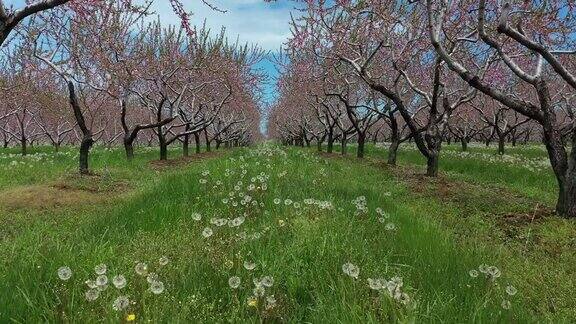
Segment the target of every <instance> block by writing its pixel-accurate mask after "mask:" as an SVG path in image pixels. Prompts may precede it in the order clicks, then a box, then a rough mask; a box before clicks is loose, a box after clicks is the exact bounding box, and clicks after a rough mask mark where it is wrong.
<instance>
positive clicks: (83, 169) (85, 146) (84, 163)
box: [80, 134, 94, 174]
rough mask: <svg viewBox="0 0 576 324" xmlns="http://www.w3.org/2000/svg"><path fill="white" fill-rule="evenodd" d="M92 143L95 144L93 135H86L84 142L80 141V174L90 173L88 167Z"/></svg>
mask: <svg viewBox="0 0 576 324" xmlns="http://www.w3.org/2000/svg"><path fill="white" fill-rule="evenodd" d="M92 144H94V141H93V140H92V135H91V134H88V135H84V137H83V138H82V142H81V143H80V174H89V173H90V169H89V168H88V154H89V153H90V148H92Z"/></svg>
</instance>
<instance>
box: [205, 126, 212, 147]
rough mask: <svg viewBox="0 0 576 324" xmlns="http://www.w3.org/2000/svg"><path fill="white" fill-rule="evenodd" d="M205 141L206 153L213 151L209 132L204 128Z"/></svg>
mask: <svg viewBox="0 0 576 324" xmlns="http://www.w3.org/2000/svg"><path fill="white" fill-rule="evenodd" d="M204 141H205V142H206V152H210V151H212V148H210V139H209V138H208V131H207V130H206V128H204Z"/></svg>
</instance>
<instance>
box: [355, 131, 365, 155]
mask: <svg viewBox="0 0 576 324" xmlns="http://www.w3.org/2000/svg"><path fill="white" fill-rule="evenodd" d="M365 144H366V133H361V132H358V150H357V152H356V157H357V158H359V159H363V158H364V146H365Z"/></svg>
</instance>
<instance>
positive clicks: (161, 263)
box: [158, 256, 170, 267]
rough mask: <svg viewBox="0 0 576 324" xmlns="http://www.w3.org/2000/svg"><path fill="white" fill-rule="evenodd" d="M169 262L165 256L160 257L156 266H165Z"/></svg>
mask: <svg viewBox="0 0 576 324" xmlns="http://www.w3.org/2000/svg"><path fill="white" fill-rule="evenodd" d="M169 262H170V259H168V257H167V256H162V257H160V259H159V260H158V264H160V266H162V267H163V266H165V265H167V264H168V263H169Z"/></svg>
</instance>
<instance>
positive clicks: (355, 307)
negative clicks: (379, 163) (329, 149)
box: [0, 146, 574, 323]
mask: <svg viewBox="0 0 576 324" xmlns="http://www.w3.org/2000/svg"><path fill="white" fill-rule="evenodd" d="M134 168H136V169H139V168H141V167H134ZM141 170H148V171H126V172H127V174H133V173H134V172H139V173H141V175H142V176H143V177H146V178H147V179H148V180H147V181H142V182H139V181H136V182H135V184H134V188H133V189H132V190H131V193H130V194H128V195H126V196H123V197H121V198H118V199H114V200H107V201H105V202H102V203H97V204H95V205H93V206H84V207H82V208H77V207H81V206H80V205H82V204H79V205H78V206H66V207H65V208H54V209H50V210H42V211H34V212H31V211H30V210H26V209H16V210H11V211H10V213H11V214H18V215H21V217H16V220H14V219H12V218H10V215H6V214H4V215H3V216H0V223H2V224H4V223H10V228H12V229H13V231H14V232H15V233H17V234H14V233H12V234H11V235H5V236H4V237H3V238H2V241H0V247H2V249H0V267H2V268H3V269H7V270H6V271H3V272H1V273H0V292H2V293H1V294H0V295H1V296H2V298H0V322H6V321H15V322H40V321H43V322H44V321H48V322H57V321H70V322H95V321H99V320H101V319H105V321H110V322H114V321H118V320H120V319H122V320H124V319H126V316H127V315H131V314H133V315H135V317H136V319H137V320H152V321H154V322H221V321H228V320H231V321H234V322H258V321H260V320H266V321H288V322H313V323H319V322H342V323H350V322H362V323H365V322H396V321H397V322H410V321H416V322H439V321H446V322H454V323H456V322H459V323H461V322H489V323H495V322H507V323H508V322H528V321H529V319H537V320H538V319H539V320H550V321H552V320H554V321H556V322H561V321H566V322H568V321H569V319H570V318H573V315H574V313H573V312H574V309H573V308H570V306H571V305H572V306H573V305H574V303H573V302H574V300H573V299H570V297H569V296H559V302H558V303H557V304H556V305H555V306H556V307H557V309H555V310H554V313H552V312H550V311H546V308H541V307H536V306H535V305H537V303H535V301H534V300H532V297H541V296H544V287H541V286H536V287H535V288H530V285H534V283H532V282H524V281H523V280H522V279H523V277H522V275H525V274H526V273H527V272H522V271H518V269H516V268H514V267H517V266H520V265H519V264H515V262H516V260H518V259H517V258H516V259H515V258H512V259H511V261H506V260H505V257H507V254H506V253H502V251H500V250H498V249H494V245H493V242H492V241H490V240H485V239H484V237H483V234H486V233H487V232H488V231H489V230H490V226H489V225H487V226H486V227H485V228H484V229H478V230H480V233H482V235H480V236H476V235H469V236H471V238H470V239H464V238H465V235H464V234H463V233H462V232H461V231H460V227H458V222H456V221H455V219H456V218H458V217H461V216H462V208H461V205H458V204H454V203H446V202H443V201H442V200H440V199H438V198H437V197H432V196H430V195H423V194H418V193H414V188H411V187H410V184H409V183H407V182H406V181H404V180H403V179H400V178H399V177H397V176H394V175H393V174H392V173H391V172H389V171H386V170H382V169H381V168H379V167H376V166H373V165H370V164H367V163H357V162H351V161H349V160H346V159H325V158H321V157H319V156H317V155H316V154H313V153H310V152H306V151H304V150H297V149H290V150H288V151H284V150H280V149H278V148H275V147H269V146H263V147H259V148H257V149H251V150H242V151H235V152H231V153H227V154H226V156H224V157H221V158H216V159H207V160H204V161H201V162H198V163H195V164H192V165H190V166H189V167H185V168H181V169H178V170H176V171H170V172H167V173H158V172H156V171H150V170H149V169H147V168H142V169H141ZM113 172H115V174H122V171H121V170H117V171H113ZM379 211H380V212H379ZM31 215H33V216H34V217H35V219H34V220H33V221H31V220H30V217H32V216H31ZM199 218H200V219H199ZM473 218H474V219H475V221H474V222H472V223H470V224H477V223H476V221H477V220H481V219H482V218H481V216H480V215H479V214H478V215H474V216H473ZM450 219H452V221H449V220H450ZM219 223H220V224H219ZM219 225H222V226H219ZM231 225H232V226H231ZM207 228H209V229H210V230H207ZM462 228H463V227H462ZM472 231H473V232H475V231H476V229H473V230H472ZM159 260H162V262H161V263H162V264H164V263H165V261H166V260H169V262H168V263H167V264H166V265H161V264H160V263H159ZM101 263H104V264H106V265H107V272H106V274H107V276H108V280H109V282H108V286H107V289H106V290H103V286H100V289H101V290H103V291H101V292H100V293H99V296H98V299H96V300H95V301H92V302H88V301H87V300H86V298H85V293H86V291H87V290H89V287H88V286H87V285H86V284H85V281H86V280H92V279H95V278H96V274H95V273H94V267H95V266H96V265H98V264H101ZM139 263H140V265H139V266H138V267H137V268H138V269H139V271H140V272H142V271H141V270H142V269H143V266H142V264H143V263H145V264H146V265H147V272H148V273H156V274H157V275H158V278H155V277H154V276H152V277H154V278H152V279H151V280H150V281H151V282H154V283H158V282H162V284H163V287H164V290H163V291H162V292H161V293H160V294H154V293H153V292H152V291H151V290H150V287H151V286H153V285H151V284H150V283H148V282H147V278H146V276H140V275H139V274H137V273H136V271H135V266H137V265H138V264H139ZM252 263H254V265H255V269H253V270H248V269H247V268H252ZM348 263H350V264H352V266H351V265H347V266H345V268H346V272H347V273H345V272H344V271H343V266H344V265H346V264H348ZM481 264H486V265H489V266H495V267H497V268H498V270H499V271H495V269H494V268H492V269H491V270H492V273H493V274H495V276H494V277H497V278H494V280H491V279H488V278H487V275H485V274H483V273H479V274H478V277H477V278H472V277H471V276H470V270H474V269H476V270H477V269H478V267H479V266H480V265H481ZM62 266H68V267H70V268H71V270H72V277H71V278H70V279H69V280H67V281H62V280H59V279H58V276H57V270H58V269H59V268H60V267H62ZM528 268H529V270H530V271H532V270H534V268H533V267H528ZM357 269H359V273H358V274H357V273H356V270H357ZM120 274H122V275H123V276H124V277H125V278H126V280H127V285H126V287H124V288H122V289H120V290H119V289H117V288H115V287H114V285H113V284H112V278H113V277H114V276H116V275H120ZM472 274H475V273H474V272H473V273H472ZM558 274H559V275H562V276H565V275H566V274H565V273H562V274H560V273H559V272H558ZM266 276H269V277H272V278H273V283H272V282H271V280H270V279H271V278H267V277H266ZM236 277H237V278H236ZM394 277H396V278H395V279H393V278H394ZM231 278H233V280H232V279H231ZM368 278H372V279H376V278H382V279H385V280H386V282H390V283H388V285H389V286H390V289H391V290H393V294H392V295H393V296H390V295H391V294H390V293H389V290H388V289H382V290H374V289H371V287H370V285H369V283H368ZM399 278H401V281H402V283H403V285H402V286H401V287H400V285H399V282H400V279H399ZM530 278H531V279H534V280H535V279H537V277H534V276H532V277H530ZM563 278H565V277H563ZM237 279H239V281H240V283H239V286H238V288H237V289H232V288H231V287H230V285H232V286H236V283H237ZM262 279H264V280H262ZM255 280H256V281H255ZM271 283H272V284H271ZM571 284H573V283H571ZM509 285H512V286H514V287H517V288H518V290H519V291H518V293H517V294H514V296H510V294H508V293H507V292H506V288H507V287H508V286H509ZM372 286H373V287H372V288H378V287H375V286H378V282H374V281H372ZM154 287H156V288H158V285H156V286H154ZM568 287H570V286H568ZM561 288H562V289H564V288H565V286H562V287H561ZM509 289H510V288H509ZM562 289H561V291H564V290H562ZM153 290H154V289H153ZM156 291H157V290H156ZM534 291H535V292H536V293H534V295H531V292H532V293H533V292H534ZM509 292H510V291H509ZM512 292H513V291H512ZM7 294H10V295H11V298H5V297H4V296H7ZM121 295H122V296H127V297H128V298H129V300H130V301H131V302H132V303H130V305H129V306H128V307H127V308H126V309H124V310H122V311H116V310H114V309H113V307H112V305H113V303H114V301H115V300H116V298H118V296H121ZM254 295H256V296H257V297H258V298H256V299H254V300H252V299H251V298H252V296H254ZM394 297H396V298H394ZM503 301H506V302H504V306H505V307H504V308H503ZM508 302H509V303H510V309H506V308H508V307H507V306H508Z"/></svg>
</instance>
